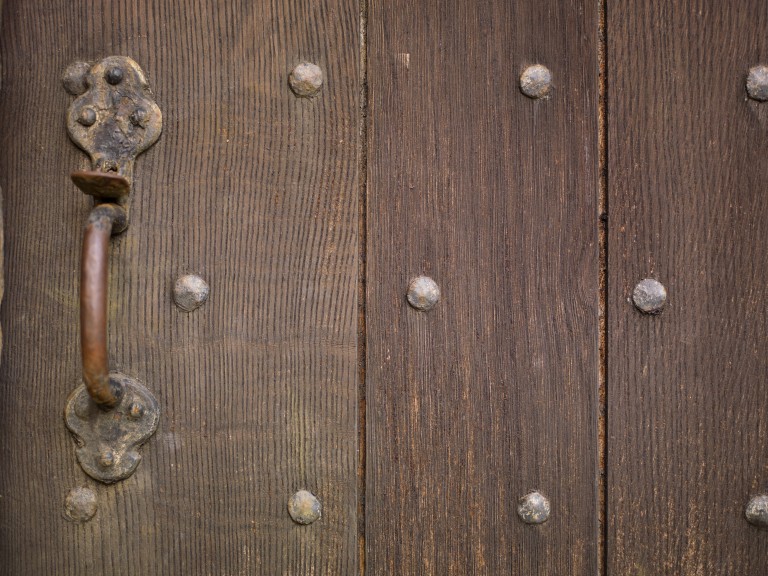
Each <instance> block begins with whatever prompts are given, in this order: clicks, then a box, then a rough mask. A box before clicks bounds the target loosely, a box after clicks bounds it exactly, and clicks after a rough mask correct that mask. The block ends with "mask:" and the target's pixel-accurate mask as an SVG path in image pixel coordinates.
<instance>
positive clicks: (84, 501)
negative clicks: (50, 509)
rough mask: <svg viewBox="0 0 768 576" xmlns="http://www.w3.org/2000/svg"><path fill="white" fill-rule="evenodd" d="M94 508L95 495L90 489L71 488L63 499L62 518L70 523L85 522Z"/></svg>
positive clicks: (93, 512) (91, 516) (90, 516)
mask: <svg viewBox="0 0 768 576" xmlns="http://www.w3.org/2000/svg"><path fill="white" fill-rule="evenodd" d="M96 508H97V506H96V494H95V493H94V491H93V490H91V489H90V488H73V489H72V490H70V491H69V494H67V497H66V498H65V499H64V517H65V518H67V519H68V520H71V521H72V522H87V521H88V520H90V519H91V518H93V516H94V515H95V514H96Z"/></svg>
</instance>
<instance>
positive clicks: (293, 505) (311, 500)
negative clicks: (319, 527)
mask: <svg viewBox="0 0 768 576" xmlns="http://www.w3.org/2000/svg"><path fill="white" fill-rule="evenodd" d="M322 511H323V507H322V506H321V504H320V501H319V500H318V499H317V498H316V497H315V495H314V494H312V492H309V491H307V490H299V491H298V492H296V494H294V495H293V496H291V498H290V499H289V500H288V514H290V515H291V518H293V521H294V522H296V523H297V524H312V522H315V521H316V520H318V519H319V518H320V516H321V515H322Z"/></svg>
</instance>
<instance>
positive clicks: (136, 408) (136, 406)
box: [128, 402, 144, 420]
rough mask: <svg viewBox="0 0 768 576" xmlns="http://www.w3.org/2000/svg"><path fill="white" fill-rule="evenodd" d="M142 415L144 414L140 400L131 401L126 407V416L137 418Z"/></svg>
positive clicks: (132, 418)
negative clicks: (128, 406)
mask: <svg viewBox="0 0 768 576" xmlns="http://www.w3.org/2000/svg"><path fill="white" fill-rule="evenodd" d="M142 416H144V405H143V404H141V403H140V402H133V403H131V406H130V408H129V409H128V417H129V418H130V419H131V420H138V419H139V418H141V417H142Z"/></svg>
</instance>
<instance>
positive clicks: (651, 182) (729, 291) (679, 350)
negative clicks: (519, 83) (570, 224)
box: [608, 0, 768, 576]
mask: <svg viewBox="0 0 768 576" xmlns="http://www.w3.org/2000/svg"><path fill="white" fill-rule="evenodd" d="M766 30H768V10H767V9H766V4H765V2H764V1H762V0H742V1H740V2H703V1H691V2H654V1H652V0H643V1H640V2H630V1H621V2H614V3H609V9H608V71H609V78H608V114H609V117H608V133H609V138H608V144H609V209H610V219H609V241H608V253H609V269H608V273H609V277H608V282H609V284H608V285H609V315H608V363H609V367H608V407H609V414H608V474H609V476H608V526H609V534H608V546H609V548H608V551H609V556H608V565H609V570H608V574H616V575H619V574H621V575H630V576H651V575H656V574H657V575H665V576H666V575H670V574H675V575H678V576H694V575H695V576H699V575H702V574H706V575H723V576H725V575H731V574H740V575H745V576H747V575H748V576H760V575H763V574H766V573H767V571H768V533H766V532H764V531H763V532H761V531H760V530H758V529H757V528H754V527H752V526H750V525H748V524H747V523H746V521H745V520H744V507H745V505H746V503H747V501H748V499H749V497H750V496H751V495H752V494H754V493H757V492H760V491H766V490H768V355H767V354H766V350H768V312H767V309H766V300H767V299H768V287H767V285H766V282H765V271H766V269H768V242H766V240H765V236H766V234H765V232H766V229H768V202H766V194H765V192H766V186H765V183H766V181H767V180H768V163H766V158H767V157H768V106H767V105H765V104H759V103H757V102H754V101H751V100H747V98H746V92H745V84H744V81H745V78H746V74H747V70H748V69H749V68H750V67H751V66H753V65H755V64H757V63H760V62H762V63H766V62H768V37H767V36H766ZM644 277H654V278H657V279H659V280H660V281H661V282H662V283H664V284H665V285H666V287H667V290H668V294H669V300H668V306H667V309H666V310H665V311H664V312H663V314H661V315H660V316H658V317H649V316H643V315H641V314H639V313H638V312H636V311H635V310H634V308H633V306H632V305H631V304H630V303H629V302H628V298H629V297H630V295H631V291H632V289H633V287H634V284H635V283H636V282H637V281H638V280H640V279H642V278H644Z"/></svg>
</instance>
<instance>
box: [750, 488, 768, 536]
mask: <svg viewBox="0 0 768 576" xmlns="http://www.w3.org/2000/svg"><path fill="white" fill-rule="evenodd" d="M744 515H745V516H746V518H747V522H749V523H750V524H752V525H753V526H757V527H758V528H768V494H758V495H757V496H753V497H752V498H751V499H750V500H749V502H748V503H747V508H746V510H745V511H744Z"/></svg>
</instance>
